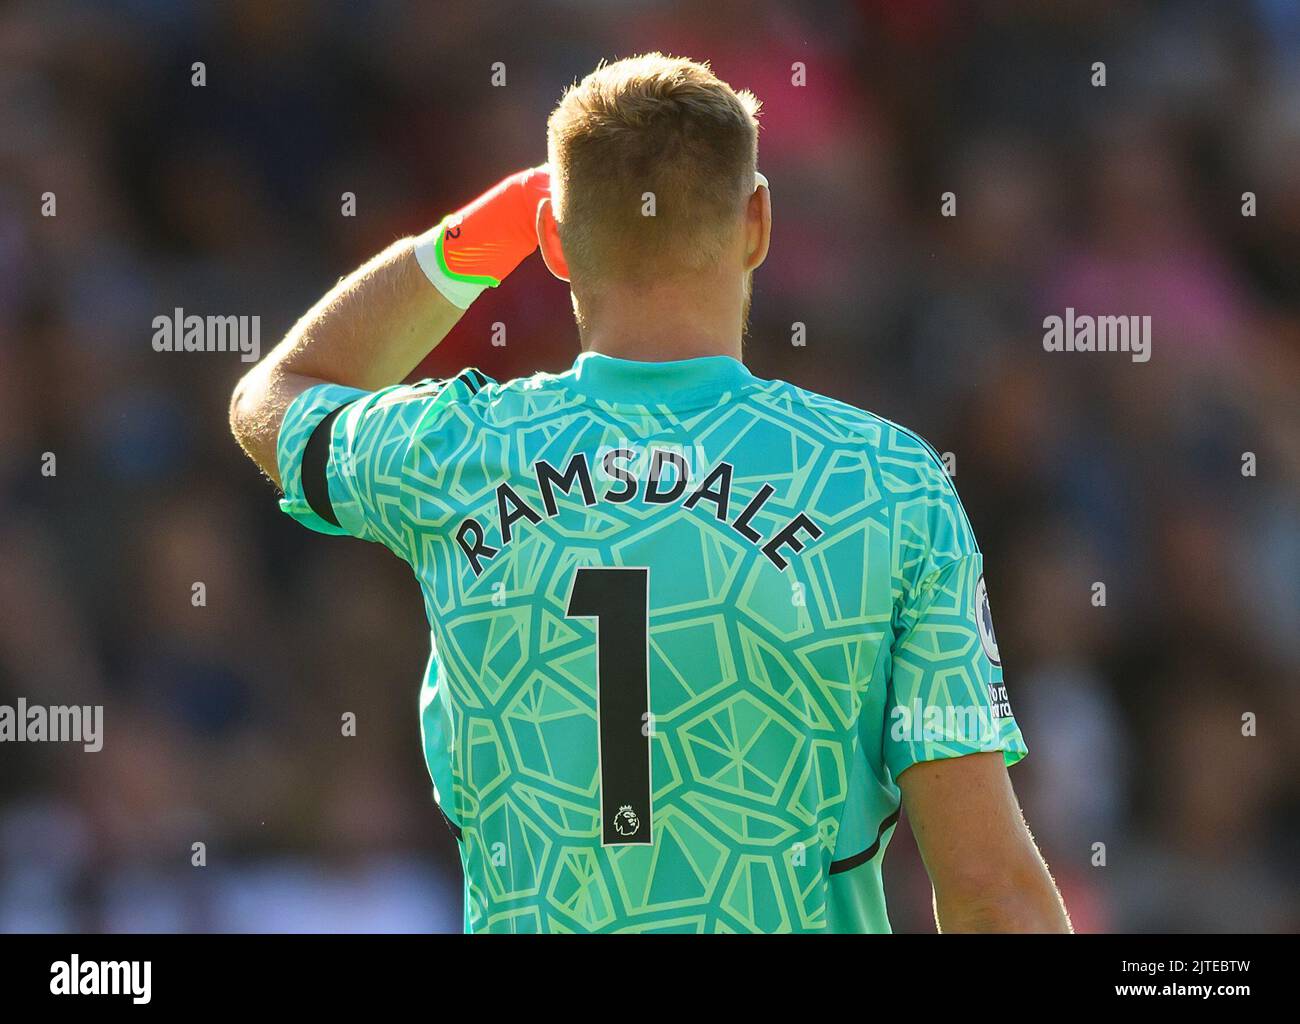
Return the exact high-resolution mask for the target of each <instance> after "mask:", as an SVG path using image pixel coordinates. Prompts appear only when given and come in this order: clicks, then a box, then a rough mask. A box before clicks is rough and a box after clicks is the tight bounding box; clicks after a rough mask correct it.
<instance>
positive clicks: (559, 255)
mask: <svg viewBox="0 0 1300 1024" xmlns="http://www.w3.org/2000/svg"><path fill="white" fill-rule="evenodd" d="M537 244H538V247H539V248H540V249H541V250H542V261H543V262H544V263H545V264H546V269H547V270H549V271H550V272H551V273H552V274H554V275H555V276H556V277H558V278H559V279H560V280H561V281H567V280H568V279H569V264H568V261H567V260H565V258H564V250H563V249H562V248H560V226H559V225H558V224H557V223H555V209H554V207H552V206H551V197H550V196H547V197H546V198H545V199H543V200H542V201H541V202H540V203H538V204H537Z"/></svg>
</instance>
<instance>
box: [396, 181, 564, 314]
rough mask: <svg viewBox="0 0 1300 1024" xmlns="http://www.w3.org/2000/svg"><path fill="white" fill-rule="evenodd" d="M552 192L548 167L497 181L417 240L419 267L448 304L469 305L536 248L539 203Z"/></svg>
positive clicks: (461, 306) (501, 279)
mask: <svg viewBox="0 0 1300 1024" xmlns="http://www.w3.org/2000/svg"><path fill="white" fill-rule="evenodd" d="M550 191H551V173H550V168H548V167H547V166H545V165H543V166H541V167H530V168H529V169H528V170H526V171H519V172H518V173H516V174H512V175H510V177H508V178H506V179H504V180H503V181H500V182H498V183H497V184H495V185H493V186H492V188H490V189H488V190H487V191H486V192H484V193H483V194H482V195H481V196H479V197H478V198H477V199H475V200H474V201H473V202H472V203H470V204H469V205H468V206H466V207H463V208H462V209H460V210H457V211H456V212H455V213H453V214H451V215H450V216H447V217H444V218H443V219H442V222H441V223H440V224H439V225H438V226H437V227H436V228H434V229H433V230H432V231H428V232H426V233H425V234H423V235H421V236H420V237H419V238H417V239H416V243H415V258H416V260H417V261H419V264H420V269H421V270H423V271H424V273H425V276H426V277H428V278H429V280H430V281H432V282H433V283H434V285H435V286H436V287H437V289H438V291H440V292H442V294H443V295H444V296H446V298H447V301H448V302H450V303H451V304H452V305H454V306H457V307H459V308H460V309H468V308H469V305H470V303H471V302H473V301H474V300H475V299H476V298H478V297H479V295H480V294H481V293H482V292H483V289H484V288H495V287H496V286H497V285H499V284H500V283H501V282H502V281H503V280H505V278H506V277H507V276H508V275H509V273H510V272H511V271H512V270H514V269H515V267H517V266H519V264H520V263H522V262H523V260H524V257H526V256H527V255H528V254H529V253H531V252H532V251H533V250H534V249H536V248H537V206H538V204H539V203H540V202H541V201H542V200H543V199H545V198H546V197H547V196H548V195H550Z"/></svg>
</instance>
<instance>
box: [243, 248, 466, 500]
mask: <svg viewBox="0 0 1300 1024" xmlns="http://www.w3.org/2000/svg"><path fill="white" fill-rule="evenodd" d="M463 313H464V310H463V309H460V308H458V307H456V306H454V305H452V303H451V302H449V301H448V300H447V299H446V298H445V297H444V296H443V295H442V293H441V292H439V291H438V289H436V288H435V287H433V285H432V284H430V283H429V279H428V278H427V277H426V276H425V275H424V273H423V271H421V269H420V265H419V263H418V262H417V261H416V258H415V240H414V239H411V238H404V239H402V240H401V241H400V242H396V243H394V244H393V245H391V246H389V247H388V248H387V249H385V250H384V251H383V252H381V253H380V254H379V255H378V256H376V257H374V259H372V260H371V261H370V262H369V263H366V264H365V265H364V266H362V267H361V268H360V269H359V270H356V271H353V272H352V273H351V274H349V275H348V276H347V277H345V278H344V279H343V280H342V281H340V282H339V283H338V284H336V285H335V286H334V287H333V288H331V289H330V290H329V291H328V292H327V293H326V294H325V297H324V298H322V299H321V300H320V301H319V302H318V303H316V305H314V306H313V307H312V308H311V309H310V310H308V311H307V313H306V314H305V315H304V316H303V317H302V319H301V320H299V321H298V322H297V323H296V324H295V325H294V326H293V329H292V330H290V331H289V333H288V334H286V335H285V337H284V340H283V341H281V342H280V343H279V344H278V345H276V347H275V348H273V349H272V350H271V351H270V352H269V353H268V354H267V355H266V357H265V358H264V359H263V360H262V361H261V362H260V363H258V364H257V365H256V366H255V367H253V369H251V370H250V371H249V372H248V373H247V374H245V375H244V377H243V379H242V380H240V382H239V384H238V385H237V386H236V388H235V393H234V396H233V398H232V399H231V403H230V429H231V431H232V432H233V433H234V435H235V439H236V440H238V441H239V443H240V445H241V446H242V447H243V449H244V451H246V452H247V453H248V455H249V457H250V458H251V459H252V460H253V461H254V462H256V463H257V464H258V466H260V467H261V468H262V472H264V473H265V474H266V475H267V476H269V477H270V478H271V479H272V480H274V481H275V482H276V483H277V484H278V483H279V482H280V474H279V470H278V469H277V468H276V464H275V445H276V438H277V437H278V436H279V433H280V424H281V422H283V420H284V414H285V410H287V409H288V408H289V405H290V404H291V403H292V402H293V400H294V399H295V398H297V397H298V395H300V394H301V393H302V392H304V391H306V390H307V389H308V388H309V387H312V386H314V385H316V384H321V383H330V384H345V385H347V386H349V387H355V388H363V389H365V390H367V391H373V390H375V389H377V388H381V387H386V386H388V385H389V384H397V383H399V382H401V380H402V379H403V378H404V377H405V376H406V375H407V374H408V373H410V372H411V371H412V370H413V369H415V367H416V366H418V365H419V363H420V360H421V359H423V358H424V356H425V355H426V354H427V353H428V352H429V351H430V350H431V349H432V348H433V347H434V346H435V345H437V344H438V343H439V342H440V341H442V339H443V338H445V337H446V336H447V334H448V332H449V331H450V330H451V329H452V328H453V327H454V326H456V322H457V321H458V320H459V319H460V318H461V316H462V314H463Z"/></svg>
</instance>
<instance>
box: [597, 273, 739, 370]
mask: <svg viewBox="0 0 1300 1024" xmlns="http://www.w3.org/2000/svg"><path fill="white" fill-rule="evenodd" d="M748 292H749V288H748V281H741V282H739V283H738V285H737V286H736V287H727V286H726V284H725V283H724V282H715V281H712V280H710V281H708V282H692V283H690V284H689V285H683V284H682V283H681V282H678V281H674V282H664V283H660V284H658V285H651V286H649V287H646V288H639V287H638V288H633V287H629V286H624V285H615V286H612V287H610V288H609V289H606V290H603V291H602V292H601V294H600V296H599V297H598V298H597V299H595V300H594V301H593V300H592V299H590V298H588V299H585V300H584V299H579V297H578V296H577V295H576V294H575V296H574V311H575V313H576V315H577V319H578V330H579V333H580V335H581V337H582V348H583V350H584V351H588V352H599V353H601V354H602V355H607V356H614V357H616V358H619V359H636V360H640V361H642V362H666V361H668V360H673V359H695V358H699V357H701V356H731V357H732V358H733V359H740V358H741V338H742V336H743V334H744V326H745V317H746V314H747V312H748V307H749V302H748Z"/></svg>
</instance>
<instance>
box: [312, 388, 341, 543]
mask: <svg viewBox="0 0 1300 1024" xmlns="http://www.w3.org/2000/svg"><path fill="white" fill-rule="evenodd" d="M351 404H352V403H351V402H348V403H347V404H346V405H340V406H339V407H338V408H337V409H335V410H334V411H333V412H331V413H329V414H328V415H327V416H326V417H325V418H324V419H323V420H321V421H320V422H319V423H317V424H316V429H315V430H313V431H312V432H311V437H309V438H307V447H306V448H304V449H303V452H302V493H303V496H304V497H305V498H306V499H307V504H308V505H310V506H311V510H312V511H313V512H315V513H316V514H317V515H318V516H320V517H321V518H322V519H324V520H325V522H327V523H329V524H330V525H331V526H338V525H339V517H338V516H336V515H335V514H334V503H333V502H331V501H330V486H329V478H328V476H327V475H326V472H325V470H326V467H327V466H328V465H329V461H330V436H331V431H332V430H333V429H334V421H335V420H336V419H338V415H339V413H341V412H342V411H343V410H344V409H346V408H347V407H348V406H349V405H351Z"/></svg>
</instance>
